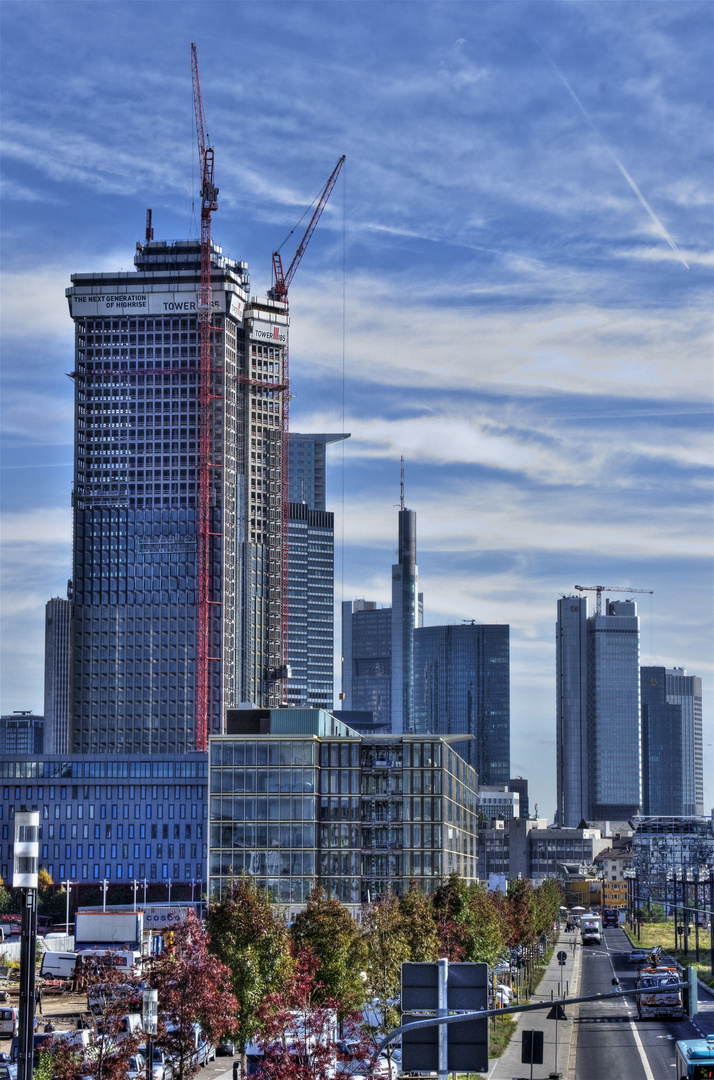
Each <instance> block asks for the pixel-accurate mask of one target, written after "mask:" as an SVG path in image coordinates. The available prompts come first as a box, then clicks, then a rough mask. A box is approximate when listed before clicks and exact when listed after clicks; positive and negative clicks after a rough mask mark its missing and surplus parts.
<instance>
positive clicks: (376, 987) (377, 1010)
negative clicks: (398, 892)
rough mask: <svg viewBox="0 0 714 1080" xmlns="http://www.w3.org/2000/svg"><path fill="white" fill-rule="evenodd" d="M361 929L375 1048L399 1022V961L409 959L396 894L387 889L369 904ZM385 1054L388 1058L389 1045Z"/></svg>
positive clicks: (405, 929)
mask: <svg viewBox="0 0 714 1080" xmlns="http://www.w3.org/2000/svg"><path fill="white" fill-rule="evenodd" d="M362 930H363V933H364V937H365V941H366V942H367V948H368V952H369V959H368V962H367V987H368V991H369V996H370V998H371V1003H370V1006H369V1010H368V1012H367V1016H366V1021H367V1025H368V1026H367V1030H368V1033H369V1035H370V1038H371V1039H372V1042H373V1049H374V1050H375V1051H376V1047H377V1044H378V1043H379V1041H380V1038H381V1036H383V1035H386V1034H387V1032H389V1031H393V1030H394V1028H395V1027H398V1026H399V1023H400V997H401V983H402V964H404V963H406V962H407V961H408V960H410V959H411V942H410V936H409V932H408V929H407V925H406V920H405V917H404V913H403V911H402V908H401V904H400V902H399V899H398V897H396V896H394V894H393V893H387V894H386V895H385V896H383V897H382V898H381V900H377V901H375V902H374V903H373V904H370V906H369V907H368V908H367V911H366V913H365V915H364V918H363V920H362ZM387 1057H388V1059H390V1060H391V1048H390V1047H387Z"/></svg>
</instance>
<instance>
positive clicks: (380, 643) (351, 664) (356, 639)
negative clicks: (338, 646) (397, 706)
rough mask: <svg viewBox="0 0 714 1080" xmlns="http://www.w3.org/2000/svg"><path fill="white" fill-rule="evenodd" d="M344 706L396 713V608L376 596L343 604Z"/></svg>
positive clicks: (377, 716)
mask: <svg viewBox="0 0 714 1080" xmlns="http://www.w3.org/2000/svg"><path fill="white" fill-rule="evenodd" d="M342 692H343V694H344V699H343V700H342V701H341V703H340V704H341V707H342V709H348V710H355V711H358V712H370V713H372V715H373V718H374V720H375V721H376V722H377V723H378V724H379V725H380V726H386V725H389V724H390V723H391V716H392V609H391V608H390V607H380V606H379V605H378V604H377V603H376V602H375V601H374V600H354V601H352V600H345V601H344V602H343V604H342Z"/></svg>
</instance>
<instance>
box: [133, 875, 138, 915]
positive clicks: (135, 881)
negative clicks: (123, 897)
mask: <svg viewBox="0 0 714 1080" xmlns="http://www.w3.org/2000/svg"><path fill="white" fill-rule="evenodd" d="M138 888H139V882H138V881H137V880H136V878H134V885H133V889H134V911H136V890H137V889H138Z"/></svg>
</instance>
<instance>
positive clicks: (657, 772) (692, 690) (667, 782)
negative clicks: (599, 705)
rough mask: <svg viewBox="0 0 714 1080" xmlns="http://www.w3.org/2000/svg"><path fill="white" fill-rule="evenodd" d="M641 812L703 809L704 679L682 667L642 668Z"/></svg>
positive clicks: (699, 813) (694, 812)
mask: <svg viewBox="0 0 714 1080" xmlns="http://www.w3.org/2000/svg"><path fill="white" fill-rule="evenodd" d="M640 692H641V699H642V795H643V803H644V813H645V814H666V815H677V814H683V815H685V816H697V817H701V816H702V814H703V813H704V769H703V758H702V680H701V679H700V678H699V677H698V676H696V675H687V672H686V671H685V670H684V669H683V668H664V667H643V668H640Z"/></svg>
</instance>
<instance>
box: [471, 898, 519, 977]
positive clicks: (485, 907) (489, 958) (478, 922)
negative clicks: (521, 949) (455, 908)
mask: <svg viewBox="0 0 714 1080" xmlns="http://www.w3.org/2000/svg"><path fill="white" fill-rule="evenodd" d="M468 896H469V923H468V925H469V931H470V933H469V940H468V944H467V949H466V955H465V957H464V959H465V960H471V961H477V962H480V963H484V964H488V965H489V966H490V967H493V965H494V964H495V963H496V961H497V960H498V958H499V957H500V956H502V955H503V953H504V950H505V948H506V945H507V943H508V928H507V926H506V924H505V923H504V919H503V912H502V910H501V906H500V903H499V902H498V900H497V898H496V895H495V893H489V892H488V891H487V889H486V888H485V887H484V886H483V885H481V884H480V882H474V883H473V884H472V885H470V886H469V892H468Z"/></svg>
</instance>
